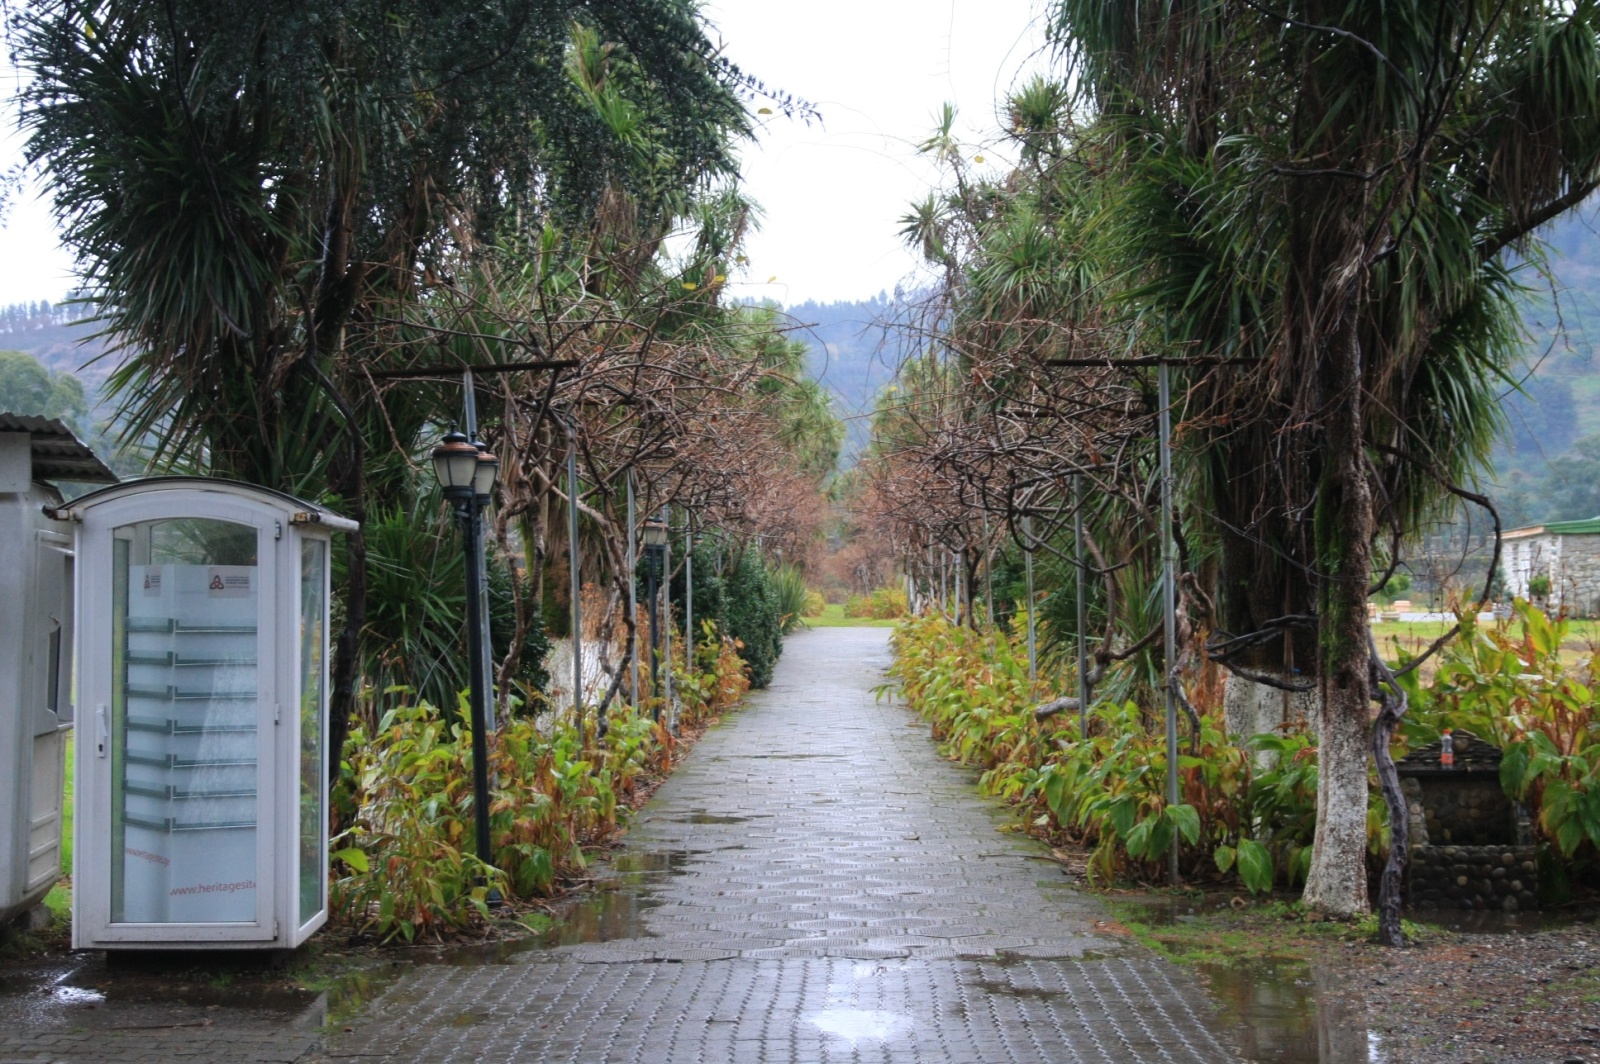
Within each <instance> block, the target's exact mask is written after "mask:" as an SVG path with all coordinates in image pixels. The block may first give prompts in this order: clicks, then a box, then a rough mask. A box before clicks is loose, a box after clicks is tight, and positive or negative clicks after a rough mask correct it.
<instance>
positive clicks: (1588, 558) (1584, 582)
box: [1550, 536, 1600, 617]
mask: <svg viewBox="0 0 1600 1064" xmlns="http://www.w3.org/2000/svg"><path fill="white" fill-rule="evenodd" d="M1551 575H1552V579H1551V581H1550V583H1551V590H1552V592H1553V593H1552V595H1551V605H1552V606H1558V607H1560V608H1562V609H1564V610H1566V611H1567V612H1568V613H1571V614H1574V615H1576V616H1578V617H1600V536H1562V537H1561V564H1560V566H1559V569H1558V571H1557V572H1555V573H1552V574H1551Z"/></svg>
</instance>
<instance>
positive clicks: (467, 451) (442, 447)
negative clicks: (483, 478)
mask: <svg viewBox="0 0 1600 1064" xmlns="http://www.w3.org/2000/svg"><path fill="white" fill-rule="evenodd" d="M431 457H432V459H433V475H434V476H435V477H437V478H438V480H439V486H440V487H441V488H443V489H444V496H445V498H447V499H450V500H452V501H460V500H462V499H469V498H471V497H472V494H473V480H474V479H475V478H476V477H477V474H478V449H477V448H476V447H474V446H473V445H472V441H471V440H469V439H467V437H466V436H465V435H464V434H462V433H460V432H457V431H455V430H454V429H451V430H450V431H449V432H447V433H445V435H444V438H443V439H441V440H440V441H439V443H438V445H437V446H435V447H434V449H433V454H432V455H431Z"/></svg>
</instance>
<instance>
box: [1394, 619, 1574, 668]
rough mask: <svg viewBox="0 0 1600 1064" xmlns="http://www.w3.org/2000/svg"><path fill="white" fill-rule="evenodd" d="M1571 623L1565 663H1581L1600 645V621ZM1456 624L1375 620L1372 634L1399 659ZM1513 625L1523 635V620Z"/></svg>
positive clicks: (1423, 647) (1563, 649)
mask: <svg viewBox="0 0 1600 1064" xmlns="http://www.w3.org/2000/svg"><path fill="white" fill-rule="evenodd" d="M1417 608H1418V609H1421V608H1422V607H1421V606H1418V607H1417ZM1568 625H1569V627H1568V629H1567V638H1566V641H1565V642H1563V643H1562V644H1561V663H1562V664H1563V665H1566V666H1577V665H1580V664H1582V663H1583V662H1584V661H1586V660H1587V659H1588V658H1589V656H1590V654H1591V653H1592V651H1593V648H1595V647H1596V646H1600V621H1592V620H1572V621H1569V622H1568ZM1453 627H1454V625H1452V624H1451V623H1450V622H1449V621H1375V622H1373V625H1372V635H1373V638H1374V639H1376V640H1377V643H1378V650H1379V652H1380V653H1382V654H1383V656H1384V657H1385V658H1386V659H1388V660H1389V661H1390V662H1396V661H1398V660H1399V659H1400V657H1401V655H1402V653H1404V654H1406V655H1415V654H1420V653H1422V651H1424V650H1426V649H1428V647H1429V646H1430V645H1431V644H1432V643H1433V641H1434V640H1435V639H1438V638H1439V637H1440V636H1441V635H1444V634H1445V632H1447V631H1449V630H1450V629H1451V628H1453ZM1510 627H1511V631H1512V634H1513V635H1518V636H1520V634H1521V631H1522V625H1521V623H1520V622H1512V623H1511V626H1510Z"/></svg>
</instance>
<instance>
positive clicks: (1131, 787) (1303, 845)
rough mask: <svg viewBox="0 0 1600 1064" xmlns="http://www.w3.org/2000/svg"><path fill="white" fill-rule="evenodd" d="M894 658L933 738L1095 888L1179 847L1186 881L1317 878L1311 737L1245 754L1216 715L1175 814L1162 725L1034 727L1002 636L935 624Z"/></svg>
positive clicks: (904, 643)
mask: <svg viewBox="0 0 1600 1064" xmlns="http://www.w3.org/2000/svg"><path fill="white" fill-rule="evenodd" d="M893 644H894V650H895V663H894V666H893V667H892V669H891V675H892V676H893V677H894V678H895V679H896V680H898V681H899V687H900V690H901V692H902V693H903V695H904V697H905V698H906V700H907V701H908V702H909V703H910V705H911V707H912V708H913V709H915V710H916V711H917V712H918V713H920V714H922V715H923V716H924V717H925V718H927V719H928V720H929V721H930V722H931V723H932V727H933V734H934V737H935V738H936V739H937V740H939V741H940V742H941V743H943V744H944V748H945V749H946V750H947V751H948V752H949V753H950V754H951V755H952V756H954V757H956V758H958V759H959V760H961V761H962V762H964V763H966V764H970V765H975V766H977V767H978V768H980V769H982V770H983V775H982V777H981V778H980V786H981V788H982V789H983V791H984V792H985V793H988V794H993V795H999V796H1001V797H1003V798H1006V799H1007V800H1009V801H1011V802H1013V803H1015V804H1017V805H1018V806H1019V807H1020V809H1021V812H1022V813H1023V815H1024V816H1025V817H1027V818H1028V819H1029V820H1030V821H1032V822H1033V823H1034V824H1035V825H1036V826H1040V827H1044V828H1047V829H1048V830H1049V831H1050V832H1052V833H1059V834H1060V835H1064V836H1066V837H1067V838H1069V839H1071V840H1072V841H1075V842H1077V843H1079V844H1081V845H1083V846H1085V847H1087V848H1088V849H1089V850H1090V852H1091V855H1092V856H1091V861H1090V870H1091V873H1092V874H1093V875H1095V876H1096V877H1098V878H1100V879H1102V880H1114V879H1128V878H1134V879H1138V878H1155V877H1157V876H1158V875H1159V874H1160V870H1161V869H1162V868H1163V867H1164V862H1165V860H1166V858H1167V855H1168V854H1169V853H1170V851H1171V849H1172V847H1173V846H1175V845H1176V846H1178V847H1179V857H1180V862H1181V865H1182V866H1183V868H1184V869H1185V870H1186V874H1187V875H1199V874H1206V875H1216V874H1217V873H1219V872H1220V873H1223V874H1233V875H1237V876H1239V878H1240V880H1241V882H1242V883H1243V885H1244V886H1245V887H1246V888H1247V889H1249V890H1250V891H1252V892H1259V891H1265V890H1269V889H1271V887H1272V886H1273V884H1274V883H1275V882H1284V883H1287V884H1290V885H1292V884H1293V883H1294V882H1295V881H1296V880H1298V879H1302V878H1304V875H1305V871H1306V869H1307V867H1308V866H1309V863H1310V856H1311V851H1310V844H1311V834H1310V833H1311V828H1312V826H1313V824H1314V822H1315V811H1316V791H1317V768H1316V750H1315V747H1313V746H1312V745H1311V744H1310V742H1309V740H1308V739H1307V738H1306V737H1305V736H1301V735H1289V736H1279V735H1265V736H1257V737H1254V738H1252V739H1251V740H1250V741H1249V743H1247V744H1244V748H1241V744H1239V743H1236V742H1233V741H1230V739H1229V737H1228V736H1227V735H1226V734H1225V733H1224V730H1223V726H1222V721H1221V714H1220V713H1207V714H1204V715H1202V717H1201V728H1200V734H1199V737H1198V739H1199V741H1198V747H1197V748H1195V752H1193V753H1190V752H1189V751H1190V750H1191V737H1190V736H1188V735H1183V736H1182V742H1181V747H1180V751H1181V752H1180V756H1179V760H1178V778H1179V794H1180V798H1181V801H1179V802H1178V803H1177V804H1169V803H1168V802H1167V799H1166V773H1167V755H1166V739H1165V734H1164V732H1163V731H1161V730H1160V729H1159V728H1157V729H1156V730H1154V731H1150V730H1147V728H1146V725H1145V723H1144V722H1145V721H1146V720H1152V719H1159V714H1154V713H1149V712H1146V713H1141V712H1140V707H1139V706H1138V705H1137V704H1135V703H1133V702H1115V701H1108V702H1103V703H1099V704H1097V705H1095V706H1093V707H1092V709H1091V712H1090V726H1089V734H1088V736H1086V737H1085V736H1082V735H1080V734H1079V732H1078V719H1077V715H1076V714H1063V715H1060V716H1056V717H1051V718H1048V719H1046V720H1044V721H1036V720H1035V719H1034V716H1033V707H1034V705H1035V704H1036V703H1037V702H1038V701H1039V700H1040V696H1041V695H1046V694H1047V692H1045V691H1043V690H1037V689H1035V688H1034V686H1033V685H1032V684H1030V682H1029V680H1028V662H1027V654H1026V650H1025V649H1021V648H1019V646H1018V645H1017V643H1016V642H1015V641H1013V639H1011V638H1008V637H1007V636H1006V635H1004V634H1003V633H999V632H977V631H974V630H972V629H970V628H966V627H961V626H954V625H951V624H950V623H949V622H948V621H947V620H945V619H944V618H943V617H941V616H939V615H937V614H930V615H924V616H919V617H914V618H912V619H910V620H908V621H906V622H905V623H904V624H902V625H900V626H899V627H898V628H896V629H895V634H894V637H893ZM1250 747H1257V748H1262V749H1265V750H1267V751H1269V752H1270V753H1271V754H1273V755H1274V758H1275V765H1274V767H1273V768H1271V769H1269V770H1266V771H1260V772H1252V765H1251V758H1250V757H1249V756H1248V754H1247V749H1248V748H1250ZM1376 810H1377V807H1376V806H1374V807H1373V809H1372V810H1369V818H1368V820H1369V825H1370V827H1369V835H1370V836H1371V838H1372V840H1373V844H1374V847H1376V846H1378V845H1380V844H1381V842H1382V817H1381V816H1380V815H1377V812H1376Z"/></svg>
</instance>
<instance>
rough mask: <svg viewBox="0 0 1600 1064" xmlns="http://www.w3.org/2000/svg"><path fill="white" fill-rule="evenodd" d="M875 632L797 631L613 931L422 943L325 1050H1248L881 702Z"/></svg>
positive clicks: (413, 1056) (1035, 1058)
mask: <svg viewBox="0 0 1600 1064" xmlns="http://www.w3.org/2000/svg"><path fill="white" fill-rule="evenodd" d="M887 634H888V633H887V632H886V631H885V630H883V629H850V628H837V629H819V630H816V631H811V632H805V633H801V634H799V635H797V636H795V637H793V638H791V639H790V640H789V641H788V645H787V647H786V648H785V651H784V655H783V658H782V659H781V661H780V663H779V665H778V672H777V676H776V678H775V680H774V682H773V684H772V686H771V688H770V689H769V690H768V691H766V692H763V693H760V694H757V695H754V696H752V697H751V698H750V700H749V704H748V706H747V707H746V708H745V709H743V710H741V711H739V712H737V713H735V714H734V715H732V716H731V717H730V718H729V719H728V720H726V721H725V722H724V723H723V724H722V725H721V726H719V727H718V728H716V729H715V730H713V731H712V732H711V733H709V734H708V735H707V736H706V737H705V738H704V739H703V740H702V741H701V742H700V744H699V745H698V746H697V747H696V749H695V751H694V754H693V755H692V756H691V757H690V759H689V761H688V763H687V764H686V765H685V766H683V767H682V768H681V769H680V770H679V771H678V772H677V773H676V774H675V775H674V776H673V777H672V779H671V780H669V781H668V782H667V784H666V785H665V786H664V787H662V788H661V790H660V792H659V793H658V794H657V796H656V797H655V799H654V800H653V801H652V802H651V803H650V805H649V806H647V807H646V809H645V811H644V813H643V814H642V815H641V816H640V818H639V820H638V821H637V822H636V826H635V828H634V830H633V833H632V835H631V836H630V838H629V840H628V841H629V847H628V851H627V852H626V853H624V854H623V855H622V856H621V857H620V858H619V860H618V862H617V865H618V867H619V869H622V870H624V872H623V874H622V875H621V877H620V880H619V884H618V888H617V891H618V892H617V893H616V894H615V895H614V896H613V897H612V898H610V899H607V904H606V905H605V906H604V907H603V911H602V915H603V917H604V918H603V919H601V920H599V921H598V923H597V926H596V927H595V928H594V934H593V936H592V937H594V938H599V939H607V936H610V937H609V938H608V940H601V941H589V942H580V943H575V944H572V945H568V946H563V947H558V948H553V949H548V950H536V951H528V952H523V953H520V954H517V955H515V956H514V957H512V958H510V959H509V962H508V963H500V964H486V965H479V966H476V967H465V966H449V965H433V966H423V967H420V968H418V969H416V970H415V971H414V972H412V973H410V974H409V975H407V976H406V977H405V978H403V979H402V980H400V981H399V982H398V983H397V984H395V985H394V986H393V987H392V988H391V989H389V990H388V991H387V992H386V993H385V994H384V995H382V996H381V997H379V998H378V999H377V1000H376V1001H374V1002H373V1003H372V1004H371V1005H370V1006H369V1007H368V1008H367V1009H365V1010H364V1011H363V1012H362V1013H361V1014H360V1015H359V1016H358V1017H357V1019H356V1020H355V1021H354V1022H352V1023H350V1024H349V1026H348V1028H347V1030H346V1031H343V1032H340V1033H336V1034H334V1035H332V1036H330V1038H329V1039H328V1044H327V1046H326V1048H325V1050H324V1051H323V1054H322V1056H321V1057H320V1058H319V1059H324V1060H341V1061H342V1060H363V1061H407V1062H411V1061H417V1062H446V1061H451V1062H454V1061H491V1062H501V1061H504V1062H512V1061H516V1062H523V1061H528V1062H533V1061H538V1062H552V1064H554V1062H568V1064H591V1062H593V1064H622V1062H639V1064H657V1062H661V1064H668V1062H670V1064H679V1062H705V1064H747V1062H748V1064H754V1062H772V1064H805V1062H828V1061H860V1062H868V1061H884V1062H923V1064H1002V1062H1012V1061H1015V1062H1037V1064H1044V1062H1051V1064H1054V1062H1063V1064H1065V1062H1082V1064H1100V1062H1107V1064H1123V1062H1128V1064H1135V1062H1136V1064H1145V1062H1171V1064H1210V1062H1213V1061H1217V1062H1220V1061H1225V1060H1233V1059H1237V1057H1236V1055H1235V1054H1234V1053H1233V1052H1231V1051H1230V1050H1229V1049H1227V1048H1226V1047H1225V1045H1224V1044H1223V1043H1222V1042H1221V1041H1219V1038H1218V1037H1217V1036H1216V1035H1215V1034H1214V1033H1213V1032H1214V1031H1215V1030H1216V1029H1217V1022H1216V1020H1215V1018H1214V1014H1213V1011H1212V1008H1211V1006H1210V1004H1209V1003H1208V1002H1207V1000H1206V998H1205V996H1204V995H1203V994H1202V993H1201V992H1200V991H1199V990H1198V989H1197V988H1196V987H1195V986H1194V985H1193V984H1192V983H1191V981H1190V980H1189V979H1188V978H1187V977H1186V975H1185V973H1183V972H1181V971H1179V970H1178V969H1176V968H1174V967H1172V966H1170V965H1168V964H1166V963H1165V962H1162V961H1160V960H1158V959H1156V958H1154V957H1153V956H1151V955H1150V954H1148V953H1146V952H1144V951H1142V950H1141V949H1139V948H1137V947H1135V946H1132V945H1131V944H1129V943H1127V942H1126V941H1125V940H1120V939H1113V938H1109V937H1106V936H1103V935H1101V934H1099V933H1098V932H1097V928H1098V927H1099V926H1100V921H1101V920H1103V919H1104V916H1103V913H1102V910H1101V908H1100V906H1099V904H1098V903H1097V902H1096V901H1095V900H1094V899H1092V898H1089V897H1085V896H1083V895H1080V894H1077V893H1075V892H1073V891H1072V890H1070V889H1069V888H1067V887H1066V886H1065V885H1064V884H1063V883H1062V882H1061V874H1060V872H1059V870H1058V869H1057V867H1056V866H1054V865H1053V864H1050V863H1048V862H1044V861H1041V860H1039V855H1040V851H1039V850H1038V849H1037V848H1036V847H1035V846H1034V844H1032V843H1030V842H1027V841H1026V840H1018V839H1014V838H1012V837H1010V836H1006V835H1002V834H1000V833H998V832H997V831H996V830H995V829H996V827H997V818H998V816H999V814H998V813H997V812H996V811H995V810H994V809H993V808H991V807H990V806H989V805H988V804H986V803H984V802H982V801H980V800H979V799H978V798H976V797H975V796H974V792H973V788H972V782H971V777H970V775H969V774H968V773H966V772H964V771H963V770H961V769H960V768H958V767H956V766H954V765H951V764H950V763H948V762H945V761H943V760H942V759H940V758H939V757H938V756H937V754H936V753H935V751H934V749H933V747H932V745H931V744H930V743H929V742H928V739H927V736H926V729H925V727H924V726H923V725H921V724H920V722H917V721H915V720H914V719H913V718H912V717H911V716H910V715H909V714H908V713H907V712H906V710H905V709H904V708H903V707H902V706H891V705H888V704H886V703H884V704H880V703H877V702H875V701H874V699H873V696H872V694H871V688H872V687H874V686H875V685H877V684H879V683H882V682H883V677H882V671H883V669H884V667H885V666H886V665H887V664H888V660H889V657H888V646H887ZM580 926H582V925H580Z"/></svg>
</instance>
